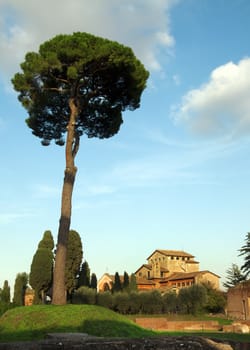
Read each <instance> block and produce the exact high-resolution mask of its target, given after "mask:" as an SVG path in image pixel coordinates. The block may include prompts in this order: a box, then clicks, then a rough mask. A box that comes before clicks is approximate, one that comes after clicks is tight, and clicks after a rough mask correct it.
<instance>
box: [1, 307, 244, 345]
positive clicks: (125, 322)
mask: <svg viewBox="0 0 250 350" xmlns="http://www.w3.org/2000/svg"><path fill="white" fill-rule="evenodd" d="M60 332H61V333H75V332H82V333H87V334H89V335H95V336H99V337H128V338H141V337H149V336H156V335H169V336H180V335H181V336H183V335H189V336H194V335H195V336H203V337H208V338H211V339H221V340H222V339H223V340H235V341H241V342H248V343H249V342H250V335H249V334H233V333H232V334H230V333H220V332H219V333H212V332H209V333H206V332H188V333H187V332H154V331H151V330H146V329H143V328H141V327H139V326H137V325H136V324H135V323H133V322H132V321H131V320H129V319H128V318H127V317H125V316H122V315H119V314H117V313H115V312H113V311H111V310H109V309H106V308H103V307H100V306H93V305H65V306H55V305H33V306H23V307H17V308H14V309H11V310H8V311H7V312H6V313H5V314H3V315H2V317H0V342H7V341H24V340H38V339H43V338H45V336H46V334H47V333H60Z"/></svg>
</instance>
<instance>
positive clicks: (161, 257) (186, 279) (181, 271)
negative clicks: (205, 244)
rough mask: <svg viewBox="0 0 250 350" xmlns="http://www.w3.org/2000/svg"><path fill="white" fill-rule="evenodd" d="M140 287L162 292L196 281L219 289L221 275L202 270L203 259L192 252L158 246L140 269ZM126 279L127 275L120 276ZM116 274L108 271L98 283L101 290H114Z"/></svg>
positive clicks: (177, 288)
mask: <svg viewBox="0 0 250 350" xmlns="http://www.w3.org/2000/svg"><path fill="white" fill-rule="evenodd" d="M135 276H136V283H137V288H138V290H152V289H158V290H161V291H165V290H170V289H171V290H175V291H177V292H178V290H179V289H180V288H184V287H190V286H192V285H193V284H198V283H205V282H209V283H211V284H212V285H213V287H214V288H216V289H219V279H220V277H219V276H218V275H216V274H215V273H213V272H210V271H207V270H205V271H200V270H199V262H198V261H196V260H195V259H194V256H193V255H192V254H189V253H186V252H184V251H178V250H162V249H156V250H155V251H154V252H153V253H152V254H151V255H150V256H149V257H148V258H147V264H143V265H141V267H139V268H138V269H137V270H136V272H135ZM120 278H121V279H122V278H123V276H120ZM113 283H114V275H110V274H108V273H105V274H104V275H103V276H102V277H101V278H100V280H99V281H98V284H97V289H98V291H100V292H102V291H105V290H111V289H112V285H113Z"/></svg>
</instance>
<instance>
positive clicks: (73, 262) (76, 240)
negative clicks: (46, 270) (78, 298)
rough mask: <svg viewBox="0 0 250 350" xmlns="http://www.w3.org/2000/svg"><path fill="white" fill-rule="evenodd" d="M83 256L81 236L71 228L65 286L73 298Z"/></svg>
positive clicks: (69, 295)
mask: <svg viewBox="0 0 250 350" xmlns="http://www.w3.org/2000/svg"><path fill="white" fill-rule="evenodd" d="M82 256H83V251H82V241H81V237H80V235H79V233H78V232H76V231H74V230H70V232H69V239H68V247H67V257H66V270H65V286H66V291H67V294H68V299H71V297H72V293H73V292H74V290H75V289H76V287H77V277H78V274H79V270H80V266H81V262H82Z"/></svg>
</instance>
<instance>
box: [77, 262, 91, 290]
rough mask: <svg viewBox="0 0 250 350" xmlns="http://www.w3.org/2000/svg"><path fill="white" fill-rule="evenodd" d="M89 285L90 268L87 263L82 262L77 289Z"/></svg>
mask: <svg viewBox="0 0 250 350" xmlns="http://www.w3.org/2000/svg"><path fill="white" fill-rule="evenodd" d="M89 285H90V268H89V264H88V262H87V261H84V262H83V263H82V266H81V270H80V273H79V276H78V288H79V287H89Z"/></svg>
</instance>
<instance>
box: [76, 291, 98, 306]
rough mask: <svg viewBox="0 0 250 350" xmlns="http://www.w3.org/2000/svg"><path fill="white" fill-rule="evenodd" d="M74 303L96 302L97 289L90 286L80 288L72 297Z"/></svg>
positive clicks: (92, 303) (90, 303)
mask: <svg viewBox="0 0 250 350" xmlns="http://www.w3.org/2000/svg"><path fill="white" fill-rule="evenodd" d="M72 303H73V304H89V305H95V304H96V290H95V289H93V288H88V287H80V288H78V289H77V290H76V291H75V293H74V295H73V298H72Z"/></svg>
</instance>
